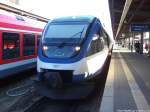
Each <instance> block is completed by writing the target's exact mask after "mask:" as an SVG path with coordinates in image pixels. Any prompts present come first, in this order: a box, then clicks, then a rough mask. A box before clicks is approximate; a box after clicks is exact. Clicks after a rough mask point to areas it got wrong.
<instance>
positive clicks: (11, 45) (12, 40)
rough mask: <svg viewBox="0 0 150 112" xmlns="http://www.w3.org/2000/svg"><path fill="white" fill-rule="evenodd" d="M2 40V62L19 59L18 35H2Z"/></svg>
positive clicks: (5, 33)
mask: <svg viewBox="0 0 150 112" xmlns="http://www.w3.org/2000/svg"><path fill="white" fill-rule="evenodd" d="M2 40H3V54H2V58H3V60H6V59H13V58H18V57H20V48H19V41H20V40H19V34H18V33H7V32H4V33H2Z"/></svg>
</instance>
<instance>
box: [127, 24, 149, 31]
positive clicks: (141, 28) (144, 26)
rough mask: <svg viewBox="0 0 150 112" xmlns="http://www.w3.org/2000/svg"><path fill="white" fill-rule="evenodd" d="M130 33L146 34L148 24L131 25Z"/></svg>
mask: <svg viewBox="0 0 150 112" xmlns="http://www.w3.org/2000/svg"><path fill="white" fill-rule="evenodd" d="M130 30H131V32H148V31H150V24H131V25H130Z"/></svg>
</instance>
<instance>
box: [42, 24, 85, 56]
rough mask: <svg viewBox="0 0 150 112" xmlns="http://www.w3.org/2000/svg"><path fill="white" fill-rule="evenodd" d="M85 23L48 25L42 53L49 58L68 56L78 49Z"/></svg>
mask: <svg viewBox="0 0 150 112" xmlns="http://www.w3.org/2000/svg"><path fill="white" fill-rule="evenodd" d="M86 30H87V25H86V24H67V25H57V24H54V25H50V26H48V28H47V31H46V32H45V35H44V38H43V54H44V55H45V56H47V57H49V58H69V57H72V56H75V55H76V54H77V53H79V51H80V46H81V42H82V40H83V38H84V37H85V34H86Z"/></svg>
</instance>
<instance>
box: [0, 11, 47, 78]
mask: <svg viewBox="0 0 150 112" xmlns="http://www.w3.org/2000/svg"><path fill="white" fill-rule="evenodd" d="M39 24H41V22H40V23H39V21H36V20H32V19H29V18H26V17H22V16H18V15H15V14H13V13H8V12H5V11H2V10H0V79H1V78H4V77H7V76H9V75H12V74H14V73H17V72H20V71H23V70H26V69H29V68H32V67H35V66H36V57H37V47H38V41H39V38H40V36H41V32H42V29H43V27H44V25H45V24H44V23H43V24H42V25H39Z"/></svg>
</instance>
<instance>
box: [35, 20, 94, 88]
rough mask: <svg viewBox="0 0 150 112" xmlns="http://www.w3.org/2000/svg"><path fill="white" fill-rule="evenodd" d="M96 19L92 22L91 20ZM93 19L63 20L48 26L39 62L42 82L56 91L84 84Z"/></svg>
mask: <svg viewBox="0 0 150 112" xmlns="http://www.w3.org/2000/svg"><path fill="white" fill-rule="evenodd" d="M92 19H93V18H92ZM92 19H91V18H90V19H87V18H86V19H82V20H81V19H80V21H79V18H77V19H76V18H73V17H71V18H69V19H68V18H67V19H66V18H65V19H64V18H63V19H58V20H57V19H56V20H53V21H51V22H49V23H48V24H47V26H46V28H45V30H44V32H43V36H42V40H41V43H40V47H39V55H38V60H37V71H38V77H39V80H41V81H42V80H43V81H44V82H47V83H48V84H49V85H51V86H53V87H59V86H62V84H64V83H73V82H81V81H83V80H85V79H86V77H87V76H88V66H87V64H86V59H85V58H84V56H85V52H86V49H87V47H88V43H89V42H88V39H87V35H88V34H89V32H88V30H89V27H90V24H91V21H92Z"/></svg>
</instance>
